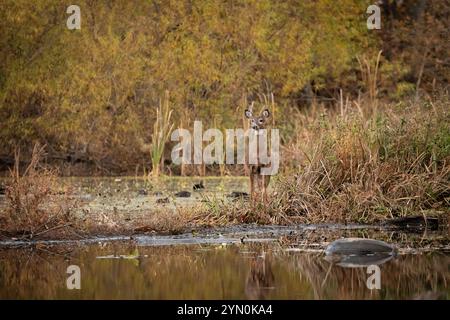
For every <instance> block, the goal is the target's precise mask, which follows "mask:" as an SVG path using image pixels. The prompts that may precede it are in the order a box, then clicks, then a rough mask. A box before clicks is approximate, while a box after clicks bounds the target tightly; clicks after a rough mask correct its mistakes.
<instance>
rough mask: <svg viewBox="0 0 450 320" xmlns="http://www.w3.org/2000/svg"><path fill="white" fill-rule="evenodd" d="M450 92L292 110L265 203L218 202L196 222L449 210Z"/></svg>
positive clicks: (368, 217)
mask: <svg viewBox="0 0 450 320" xmlns="http://www.w3.org/2000/svg"><path fill="white" fill-rule="evenodd" d="M449 104H450V102H449V97H448V96H444V97H441V98H440V99H438V100H436V101H430V100H428V101H421V102H419V103H417V102H414V101H411V102H407V103H401V104H396V105H392V104H385V105H382V104H380V105H379V106H378V110H376V111H375V112H374V110H373V109H372V107H371V106H372V103H370V102H369V103H367V104H364V103H361V102H358V101H354V102H352V101H347V102H346V103H345V105H344V107H343V106H342V105H341V106H340V105H337V106H336V107H335V108H326V107H324V106H314V107H313V108H311V109H310V110H308V111H304V112H297V113H296V114H290V115H289V117H291V119H292V118H295V120H294V122H295V124H296V126H295V130H294V133H293V134H291V135H290V137H288V138H286V137H285V139H287V140H288V141H287V142H286V143H285V144H284V146H283V148H282V156H281V159H282V161H283V165H282V167H283V170H284V172H283V174H282V175H281V176H280V177H279V178H278V179H273V180H275V182H274V183H273V184H272V185H271V189H272V194H271V197H270V202H269V204H268V205H267V206H264V205H262V204H259V203H256V204H252V203H246V202H242V203H228V202H225V201H215V202H213V203H211V204H209V205H208V207H206V208H203V209H201V210H199V211H198V213H197V219H196V221H197V222H200V223H205V224H216V223H218V224H224V223H226V222H247V223H252V222H258V223H284V224H289V223H294V222H306V223H317V222H364V223H372V222H377V221H382V220H385V219H386V218H393V217H402V216H407V215H416V214H423V215H425V214H430V213H435V214H441V215H443V216H445V215H448V214H449V210H448V208H449V207H450V112H449Z"/></svg>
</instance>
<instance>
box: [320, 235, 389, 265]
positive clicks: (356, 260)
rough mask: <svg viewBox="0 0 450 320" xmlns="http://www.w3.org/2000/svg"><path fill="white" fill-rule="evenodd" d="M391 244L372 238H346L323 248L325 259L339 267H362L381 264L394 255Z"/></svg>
mask: <svg viewBox="0 0 450 320" xmlns="http://www.w3.org/2000/svg"><path fill="white" fill-rule="evenodd" d="M396 253H397V250H396V249H395V247H393V246H392V245H390V244H388V243H386V242H384V241H380V240H374V239H363V238H346V239H339V240H336V241H334V242H332V243H330V244H329V245H328V247H327V248H326V250H325V255H326V257H325V259H326V260H328V261H330V262H333V263H335V264H337V265H338V266H341V267H349V268H353V267H364V266H368V265H373V264H375V265H379V264H383V263H385V262H387V261H389V260H391V259H392V258H393V257H395V256H396Z"/></svg>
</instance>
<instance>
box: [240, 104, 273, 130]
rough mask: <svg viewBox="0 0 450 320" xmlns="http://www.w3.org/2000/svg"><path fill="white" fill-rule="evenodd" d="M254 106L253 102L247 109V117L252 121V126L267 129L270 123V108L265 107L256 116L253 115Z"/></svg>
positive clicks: (256, 128) (255, 128)
mask: <svg viewBox="0 0 450 320" xmlns="http://www.w3.org/2000/svg"><path fill="white" fill-rule="evenodd" d="M252 106H253V104H252V105H251V106H250V107H249V108H248V109H245V117H246V118H247V119H248V120H249V122H250V128H252V129H253V130H256V131H258V130H261V129H265V128H266V125H267V123H268V122H267V120H268V119H269V118H270V111H269V109H267V108H265V109H263V111H262V112H261V114H260V115H259V116H258V115H256V116H255V115H253V111H252Z"/></svg>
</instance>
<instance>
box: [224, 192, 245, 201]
mask: <svg viewBox="0 0 450 320" xmlns="http://www.w3.org/2000/svg"><path fill="white" fill-rule="evenodd" d="M227 197H228V198H234V199H236V198H244V199H246V198H248V197H249V195H248V193H247V192H241V191H233V192H231V193H230V194H229V195H227Z"/></svg>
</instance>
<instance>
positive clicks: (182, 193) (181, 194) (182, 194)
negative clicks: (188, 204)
mask: <svg viewBox="0 0 450 320" xmlns="http://www.w3.org/2000/svg"><path fill="white" fill-rule="evenodd" d="M190 196H191V193H190V192H189V191H179V192H177V193H175V197H178V198H189V197H190Z"/></svg>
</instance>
